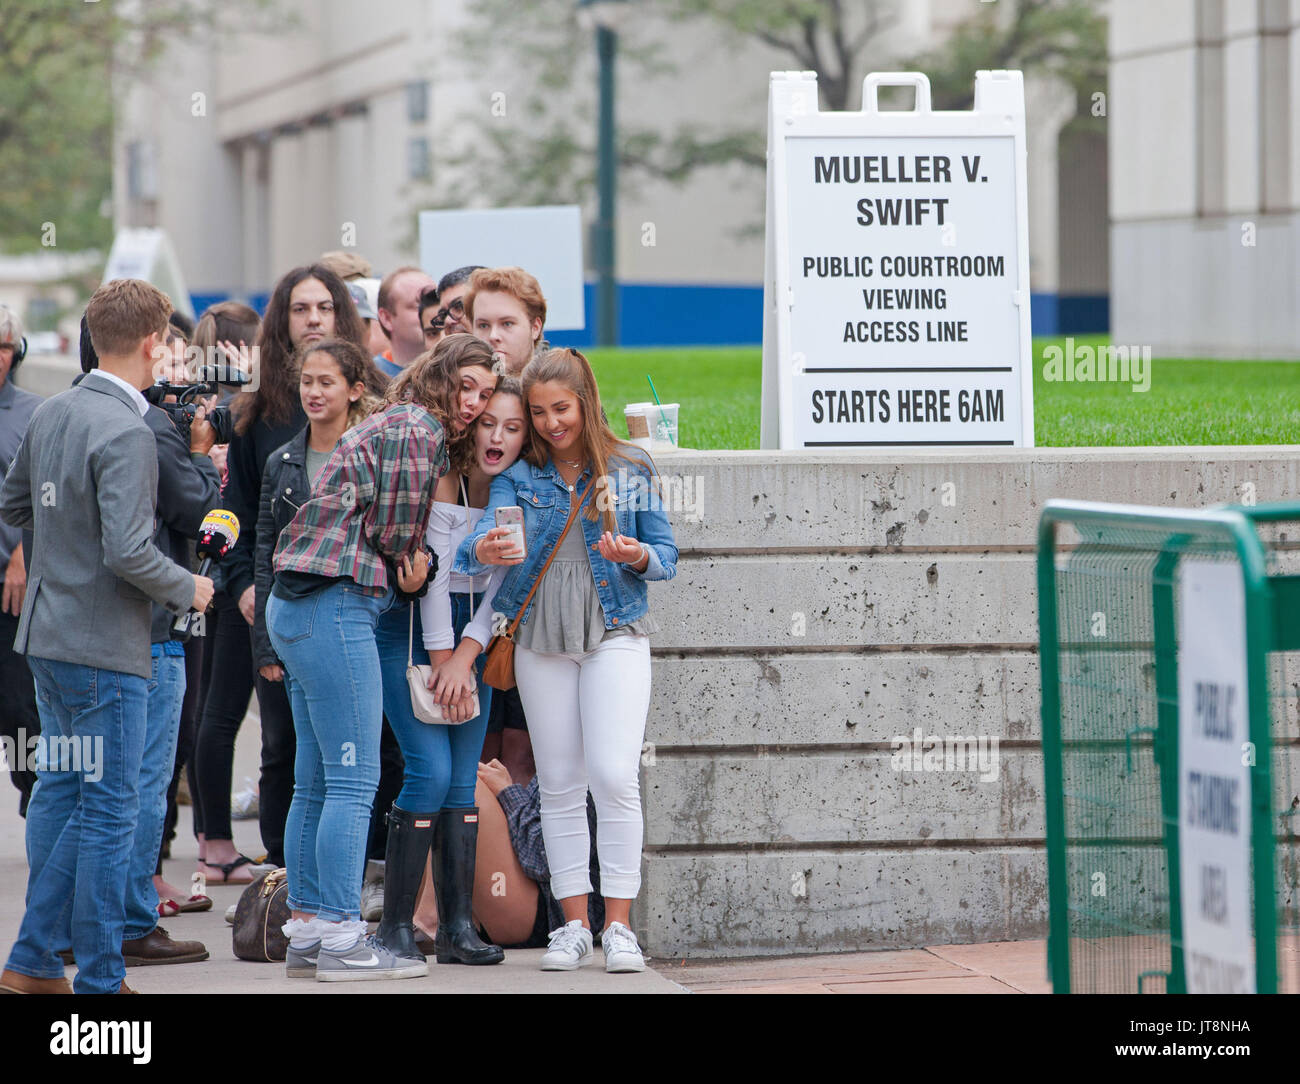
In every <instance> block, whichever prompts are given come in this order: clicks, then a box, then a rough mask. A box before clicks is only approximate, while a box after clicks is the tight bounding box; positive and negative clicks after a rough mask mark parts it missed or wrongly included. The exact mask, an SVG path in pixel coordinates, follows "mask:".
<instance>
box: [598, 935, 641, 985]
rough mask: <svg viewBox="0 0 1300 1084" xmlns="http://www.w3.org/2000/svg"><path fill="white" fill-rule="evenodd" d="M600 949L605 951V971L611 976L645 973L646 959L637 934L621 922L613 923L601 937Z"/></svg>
mask: <svg viewBox="0 0 1300 1084" xmlns="http://www.w3.org/2000/svg"><path fill="white" fill-rule="evenodd" d="M600 947H601V948H603V949H604V950H605V970H606V971H608V972H610V973H611V974H617V973H620V972H624V971H644V970H645V957H643V956H642V955H641V946H640V945H639V944H637V940H636V934H634V933H633V932H632V931H631V930H629V929H628V928H627V927H626V926H624V925H623V923H621V922H611V923H610V924H609V925H608V926H606V927H605V932H604V933H603V934H601V935H600Z"/></svg>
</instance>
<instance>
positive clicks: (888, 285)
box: [762, 72, 1033, 448]
mask: <svg viewBox="0 0 1300 1084" xmlns="http://www.w3.org/2000/svg"><path fill="white" fill-rule="evenodd" d="M890 84H907V85H911V86H914V87H915V88H916V97H917V103H916V109H915V110H914V111H905V112H883V113H882V112H880V111H879V110H878V109H877V108H876V93H877V87H878V86H882V85H890ZM863 99H864V100H863V109H862V111H861V112H860V113H819V112H818V111H817V107H816V106H817V86H816V77H815V76H813V75H812V74H811V73H782V72H778V73H773V77H772V92H771V102H770V107H769V136H768V147H769V152H768V274H767V284H766V311H767V323H766V325H765V328H764V341H763V381H764V389H763V392H764V396H763V403H764V415H763V440H762V443H763V446H764V447H774V446H779V447H782V448H791V447H793V448H810V447H822V446H839V447H845V446H872V445H889V446H943V445H966V444H1004V445H1032V444H1033V406H1032V395H1033V382H1032V374H1031V370H1030V364H1029V356H1030V353H1029V352H1030V338H1029V335H1030V330H1029V289H1028V285H1029V268H1028V229H1027V220H1028V215H1027V201H1026V192H1025V135H1024V133H1025V124H1024V91H1023V84H1022V81H1021V78H1020V73H1019V72H979V73H978V75H977V78H976V93H975V109H974V110H972V111H968V112H964V111H958V112H939V113H936V112H932V111H931V110H930V108H929V81H928V80H927V79H926V77H925V76H924V75H921V74H920V73H916V72H905V73H897V74H876V75H871V76H868V77H867V80H866V82H865V85H864V90H863Z"/></svg>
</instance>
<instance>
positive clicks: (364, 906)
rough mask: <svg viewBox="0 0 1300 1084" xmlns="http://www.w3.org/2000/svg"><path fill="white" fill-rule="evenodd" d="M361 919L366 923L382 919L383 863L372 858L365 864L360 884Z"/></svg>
mask: <svg viewBox="0 0 1300 1084" xmlns="http://www.w3.org/2000/svg"><path fill="white" fill-rule="evenodd" d="M361 917H362V919H364V920H365V921H366V922H378V921H379V920H380V919H381V918H383V917H384V863H383V862H380V861H378V860H376V859H373V858H372V859H369V860H368V861H367V862H366V873H365V880H364V881H363V882H362V884H361Z"/></svg>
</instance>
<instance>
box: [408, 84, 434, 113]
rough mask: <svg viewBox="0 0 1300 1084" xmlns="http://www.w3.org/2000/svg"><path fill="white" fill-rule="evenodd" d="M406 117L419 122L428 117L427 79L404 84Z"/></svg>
mask: <svg viewBox="0 0 1300 1084" xmlns="http://www.w3.org/2000/svg"><path fill="white" fill-rule="evenodd" d="M406 119H407V120H409V121H410V122H411V123H412V124H421V123H423V122H424V121H426V120H428V119H429V81H428V80H427V79H420V80H418V81H417V82H414V83H407V84H406Z"/></svg>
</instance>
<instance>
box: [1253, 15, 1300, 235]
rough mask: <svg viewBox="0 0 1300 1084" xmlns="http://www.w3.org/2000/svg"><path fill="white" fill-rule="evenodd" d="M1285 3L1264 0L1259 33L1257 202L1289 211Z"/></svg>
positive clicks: (1288, 49) (1288, 73) (1290, 110)
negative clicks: (1258, 182)
mask: <svg viewBox="0 0 1300 1084" xmlns="http://www.w3.org/2000/svg"><path fill="white" fill-rule="evenodd" d="M1284 7H1285V5H1278V4H1270V3H1267V2H1266V3H1265V4H1264V7H1263V10H1262V15H1263V16H1264V25H1263V27H1262V28H1261V35H1260V43H1259V46H1260V65H1259V153H1260V163H1259V178H1260V206H1261V207H1262V208H1263V209H1264V210H1265V211H1266V212H1267V211H1289V210H1291V209H1292V206H1291V140H1292V139H1293V138H1294V135H1293V133H1292V131H1291V124H1292V116H1293V110H1294V108H1295V104H1294V102H1293V101H1292V95H1291V33H1290V28H1289V27H1288V26H1287V22H1286V12H1285V11H1284V10H1279V9H1280V8H1284Z"/></svg>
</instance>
